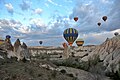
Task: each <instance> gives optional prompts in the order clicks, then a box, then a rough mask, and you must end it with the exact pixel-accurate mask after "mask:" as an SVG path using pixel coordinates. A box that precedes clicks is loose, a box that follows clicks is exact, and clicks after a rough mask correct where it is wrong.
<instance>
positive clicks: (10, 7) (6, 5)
mask: <svg viewBox="0 0 120 80" xmlns="http://www.w3.org/2000/svg"><path fill="white" fill-rule="evenodd" d="M5 7H6V8H7V11H8V12H9V13H10V14H13V13H14V11H13V6H12V4H11V3H8V4H5Z"/></svg>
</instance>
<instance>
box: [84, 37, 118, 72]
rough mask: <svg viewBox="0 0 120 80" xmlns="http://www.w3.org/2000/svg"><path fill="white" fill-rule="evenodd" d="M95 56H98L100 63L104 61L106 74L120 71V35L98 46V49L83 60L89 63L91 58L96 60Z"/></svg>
mask: <svg viewBox="0 0 120 80" xmlns="http://www.w3.org/2000/svg"><path fill="white" fill-rule="evenodd" d="M94 55H98V56H99V58H100V61H103V63H104V66H106V67H107V68H106V70H105V71H106V72H114V73H115V72H116V71H118V70H119V69H120V35H117V36H115V37H113V38H111V39H108V38H107V39H106V41H105V42H104V43H102V44H101V45H98V46H96V48H95V49H94V50H93V51H92V52H91V53H89V54H88V56H85V57H83V58H82V60H83V61H88V60H89V59H90V58H94Z"/></svg>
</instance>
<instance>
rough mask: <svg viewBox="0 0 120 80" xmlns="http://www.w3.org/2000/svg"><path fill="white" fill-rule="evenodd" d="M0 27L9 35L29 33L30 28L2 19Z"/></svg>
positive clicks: (17, 22)
mask: <svg viewBox="0 0 120 80" xmlns="http://www.w3.org/2000/svg"><path fill="white" fill-rule="evenodd" d="M0 27H1V28H2V30H1V32H2V31H3V32H4V31H5V32H7V33H8V34H13V33H15V34H16V33H29V32H30V27H29V26H24V25H23V24H22V23H21V22H19V21H15V20H12V19H11V20H7V19H0Z"/></svg>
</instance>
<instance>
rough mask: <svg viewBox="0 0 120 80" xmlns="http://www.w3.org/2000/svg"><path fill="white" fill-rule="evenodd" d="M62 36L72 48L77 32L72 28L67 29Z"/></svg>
mask: <svg viewBox="0 0 120 80" xmlns="http://www.w3.org/2000/svg"><path fill="white" fill-rule="evenodd" d="M63 36H64V38H65V40H66V41H67V42H68V43H69V45H70V46H72V44H73V42H74V41H75V40H76V39H77V37H78V31H77V30H76V29H74V28H68V29H66V30H65V31H64V33H63Z"/></svg>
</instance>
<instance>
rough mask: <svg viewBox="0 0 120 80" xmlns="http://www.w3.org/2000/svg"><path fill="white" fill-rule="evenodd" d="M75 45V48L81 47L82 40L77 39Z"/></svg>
mask: <svg viewBox="0 0 120 80" xmlns="http://www.w3.org/2000/svg"><path fill="white" fill-rule="evenodd" d="M76 44H77V46H82V45H83V44H84V40H83V39H81V38H79V39H77V40H76Z"/></svg>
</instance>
